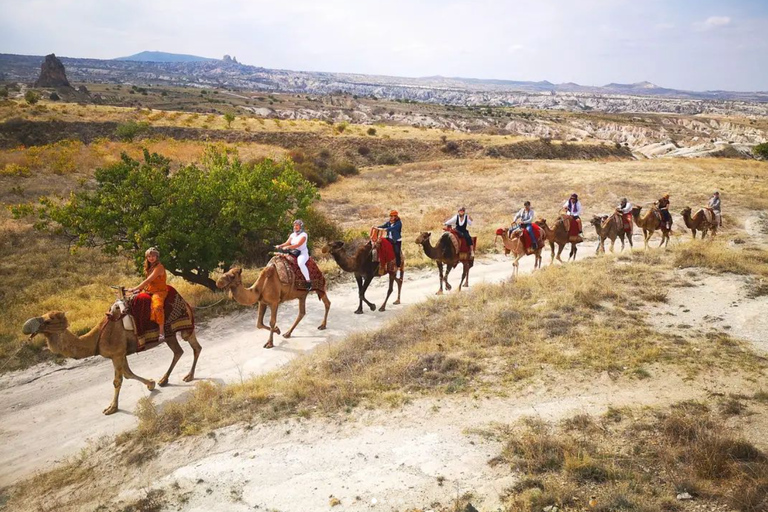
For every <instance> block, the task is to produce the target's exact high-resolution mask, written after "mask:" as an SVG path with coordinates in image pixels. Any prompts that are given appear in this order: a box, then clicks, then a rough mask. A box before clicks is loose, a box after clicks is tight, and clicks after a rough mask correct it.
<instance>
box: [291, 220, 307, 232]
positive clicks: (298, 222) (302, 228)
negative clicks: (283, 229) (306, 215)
mask: <svg viewBox="0 0 768 512" xmlns="http://www.w3.org/2000/svg"><path fill="white" fill-rule="evenodd" d="M296 224H298V225H299V233H298V234H301V233H304V232H305V231H304V221H303V220H301V219H296V220H295V221H293V225H294V226H295V225H296Z"/></svg>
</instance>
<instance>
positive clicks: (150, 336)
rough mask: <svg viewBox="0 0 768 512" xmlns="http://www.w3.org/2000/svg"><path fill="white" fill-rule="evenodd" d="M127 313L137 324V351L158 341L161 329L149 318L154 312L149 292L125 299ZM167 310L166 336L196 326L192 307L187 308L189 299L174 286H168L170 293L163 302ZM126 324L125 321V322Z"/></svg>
mask: <svg viewBox="0 0 768 512" xmlns="http://www.w3.org/2000/svg"><path fill="white" fill-rule="evenodd" d="M125 305H126V306H127V311H125V313H126V314H128V315H131V316H132V317H133V321H134V324H135V326H136V335H137V336H138V338H139V342H138V347H137V348H136V351H137V352H141V351H142V350H145V349H147V348H148V345H149V344H151V343H153V342H156V341H158V338H159V336H160V330H159V327H158V325H157V324H156V323H155V322H153V321H152V320H150V319H149V316H150V313H151V312H152V296H151V295H150V294H148V293H139V294H136V295H134V296H132V297H128V298H126V299H125ZM163 309H164V310H165V337H166V338H167V337H169V336H173V335H174V334H175V333H176V332H178V331H188V330H190V329H192V328H194V327H195V318H194V315H192V314H191V309H188V308H187V301H185V300H184V298H183V297H182V296H181V295H180V294H179V293H178V292H177V291H176V289H175V288H174V287H173V286H168V295H167V296H166V297H165V302H164V303H163ZM123 325H125V322H124V323H123Z"/></svg>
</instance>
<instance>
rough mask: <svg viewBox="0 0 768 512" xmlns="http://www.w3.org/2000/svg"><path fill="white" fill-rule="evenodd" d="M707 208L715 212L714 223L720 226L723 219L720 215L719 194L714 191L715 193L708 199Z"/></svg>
mask: <svg viewBox="0 0 768 512" xmlns="http://www.w3.org/2000/svg"><path fill="white" fill-rule="evenodd" d="M709 207H710V208H711V209H712V211H713V212H715V222H717V225H718V226H722V225H723V217H722V215H721V214H720V192H718V191H717V190H715V193H714V194H712V197H710V198H709Z"/></svg>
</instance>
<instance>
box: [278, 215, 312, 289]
mask: <svg viewBox="0 0 768 512" xmlns="http://www.w3.org/2000/svg"><path fill="white" fill-rule="evenodd" d="M307 241H309V235H307V232H306V231H304V221H302V220H301V219H296V220H295V221H293V232H292V233H291V234H290V235H288V240H286V241H285V242H284V243H282V244H280V245H276V246H275V249H285V250H288V251H291V252H292V253H293V254H294V255H295V256H296V263H298V264H299V270H301V274H302V275H303V276H304V287H303V288H304V289H305V290H311V289H312V280H311V279H310V277H309V269H308V268H307V261H309V249H308V248H307ZM294 251H297V252H298V255H296V253H295V252H294Z"/></svg>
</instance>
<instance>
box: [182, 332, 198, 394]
mask: <svg viewBox="0 0 768 512" xmlns="http://www.w3.org/2000/svg"><path fill="white" fill-rule="evenodd" d="M181 337H182V338H184V339H185V340H186V342H187V343H189V346H190V347H192V355H193V359H192V368H190V369H189V373H188V374H186V375H185V376H184V378H183V379H182V380H183V381H184V382H190V381H191V380H193V379H194V378H195V368H196V367H197V358H198V357H200V352H202V350H203V347H201V346H200V342H198V341H197V335H196V334H195V331H184V332H182V333H181Z"/></svg>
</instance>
